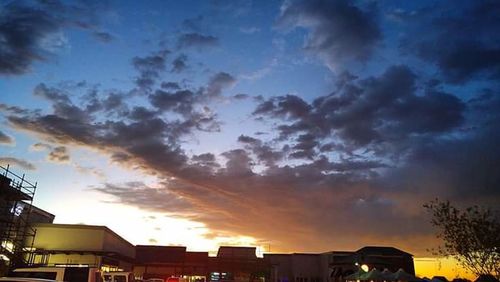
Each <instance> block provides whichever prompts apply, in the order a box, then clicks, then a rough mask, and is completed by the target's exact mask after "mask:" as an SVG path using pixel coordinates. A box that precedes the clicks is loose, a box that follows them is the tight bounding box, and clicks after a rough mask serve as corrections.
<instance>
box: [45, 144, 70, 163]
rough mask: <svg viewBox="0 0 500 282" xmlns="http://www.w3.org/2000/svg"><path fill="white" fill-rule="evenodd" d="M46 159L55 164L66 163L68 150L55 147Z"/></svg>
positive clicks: (62, 147)
mask: <svg viewBox="0 0 500 282" xmlns="http://www.w3.org/2000/svg"><path fill="white" fill-rule="evenodd" d="M48 159H49V160H50V161H52V162H55V163H67V162H68V161H69V159H70V156H69V153H68V150H67V149H66V147H64V146H57V147H54V148H53V149H52V151H51V152H50V153H49V156H48Z"/></svg>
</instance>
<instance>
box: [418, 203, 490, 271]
mask: <svg viewBox="0 0 500 282" xmlns="http://www.w3.org/2000/svg"><path fill="white" fill-rule="evenodd" d="M424 207H425V208H426V209H427V210H428V211H429V212H430V213H431V214H432V220H431V223H432V225H434V226H435V227H437V228H438V230H439V231H438V234H437V237H438V238H440V239H442V240H443V245H441V246H440V247H439V248H437V249H435V250H434V251H435V254H437V255H441V256H446V257H450V256H451V257H454V258H455V259H456V260H457V261H458V262H459V263H460V264H461V265H462V266H463V267H465V268H466V269H468V270H470V271H471V272H472V273H474V274H475V275H477V276H479V275H481V274H491V275H493V276H495V277H496V278H497V279H500V221H499V219H498V213H495V212H493V211H492V210H491V209H488V208H481V207H478V206H472V207H469V208H466V209H465V210H460V209H458V208H456V207H454V206H453V205H451V204H450V202H449V201H445V202H443V201H439V200H438V199H436V200H434V201H431V202H429V203H427V204H425V205H424Z"/></svg>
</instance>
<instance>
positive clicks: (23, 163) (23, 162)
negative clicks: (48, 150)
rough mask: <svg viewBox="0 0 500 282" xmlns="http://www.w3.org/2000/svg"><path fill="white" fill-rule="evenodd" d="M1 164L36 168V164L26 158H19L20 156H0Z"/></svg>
mask: <svg viewBox="0 0 500 282" xmlns="http://www.w3.org/2000/svg"><path fill="white" fill-rule="evenodd" d="M0 165H2V166H6V165H10V166H12V165H14V166H20V167H21V168H22V169H27V170H35V169H36V166H35V165H34V164H32V163H30V162H28V161H26V160H22V159H18V158H13V157H0Z"/></svg>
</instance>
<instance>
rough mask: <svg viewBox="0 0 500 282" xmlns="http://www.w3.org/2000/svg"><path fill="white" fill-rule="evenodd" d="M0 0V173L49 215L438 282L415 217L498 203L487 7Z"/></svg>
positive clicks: (492, 34) (134, 236) (164, 239)
mask: <svg viewBox="0 0 500 282" xmlns="http://www.w3.org/2000/svg"><path fill="white" fill-rule="evenodd" d="M0 3H2V4H1V8H0V163H1V164H2V165H5V164H10V166H11V168H12V169H13V170H14V171H15V172H17V173H26V175H27V177H28V179H30V180H32V181H37V182H38V189H37V193H36V197H35V201H34V203H35V204H36V205H37V206H39V207H41V208H43V209H45V210H47V211H49V212H51V213H53V214H55V215H56V220H55V221H56V222H57V223H84V224H98V225H107V226H108V227H110V228H111V229H113V230H114V231H116V232H117V233H118V234H120V235H121V236H123V237H124V238H126V239H127V240H129V241H130V242H132V243H134V244H164V245H186V246H188V249H189V250H206V251H215V250H216V249H217V246H219V245H228V244H230V245H254V246H259V248H258V251H259V252H267V251H271V252H324V251H331V250H356V249H358V248H361V247H363V246H365V245H389V246H395V247H398V248H400V249H402V250H405V251H407V252H410V253H412V254H414V255H415V257H416V259H417V260H416V263H417V272H418V273H419V274H425V275H431V276H432V274H437V273H443V272H445V271H448V272H446V274H447V275H449V276H450V278H452V277H453V276H452V275H451V274H450V273H451V272H452V271H455V270H451V269H453V268H454V267H455V266H454V265H453V264H452V263H441V265H443V267H442V268H439V265H440V263H438V262H436V260H435V259H433V258H431V259H429V257H432V254H431V253H430V252H429V251H428V249H430V248H433V247H436V246H437V245H438V244H439V241H438V240H437V239H436V238H435V230H434V229H433V228H432V226H431V225H430V224H429V220H430V218H429V216H428V214H427V213H426V211H425V210H424V209H423V208H422V205H423V204H424V203H425V202H428V201H430V200H432V199H434V198H436V197H438V198H440V199H443V200H444V199H447V200H450V201H452V202H453V203H455V204H456V205H458V206H467V205H472V204H479V205H482V206H495V204H498V203H499V202H500V189H499V187H500V174H499V173H498V171H500V164H499V160H500V146H499V145H498V144H500V94H499V89H500V36H498V35H499V30H500V1H497V0H492V1H371V0H359V1H340V0H332V1H316V0H314V1H287V0H285V1H246V0H242V1H222V0H214V1H110V2H104V1H95V2H94V1H75V2H68V1H64V2H63V3H62V2H61V3H60V2H58V1H6V0H0ZM445 268H446V269H447V270H444V269H445Z"/></svg>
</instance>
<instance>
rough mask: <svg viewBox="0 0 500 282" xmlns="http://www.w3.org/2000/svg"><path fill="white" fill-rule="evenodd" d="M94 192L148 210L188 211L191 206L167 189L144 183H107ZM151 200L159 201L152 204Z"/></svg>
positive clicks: (95, 188) (117, 201)
mask: <svg viewBox="0 0 500 282" xmlns="http://www.w3.org/2000/svg"><path fill="white" fill-rule="evenodd" d="M92 189H93V190H94V191H98V192H101V193H103V194H107V195H111V196H113V197H114V198H115V199H116V202H115V203H119V204H126V205H133V206H141V207H142V208H144V209H147V210H156V211H164V210H165V209H167V208H174V209H173V210H178V211H179V212H181V211H187V210H188V209H189V208H191V206H190V205H189V204H188V203H186V202H185V201H183V200H182V199H181V198H179V197H177V196H176V195H174V194H171V193H169V191H168V189H167V188H166V187H159V188H156V187H149V186H147V185H145V184H144V183H142V182H127V183H124V184H121V185H116V184H111V183H105V184H104V185H103V186H102V187H94V188H92ZM151 199H157V201H156V202H152V201H151Z"/></svg>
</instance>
